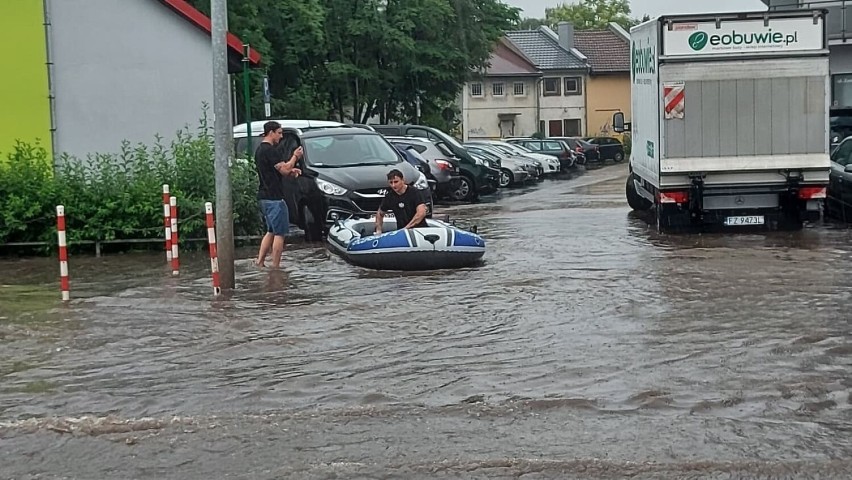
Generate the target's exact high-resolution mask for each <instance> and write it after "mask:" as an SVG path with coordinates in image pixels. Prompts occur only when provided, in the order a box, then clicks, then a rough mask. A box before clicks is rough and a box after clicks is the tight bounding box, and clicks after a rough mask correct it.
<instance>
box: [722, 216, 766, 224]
mask: <svg viewBox="0 0 852 480" xmlns="http://www.w3.org/2000/svg"><path fill="white" fill-rule="evenodd" d="M725 225H728V226H733V225H763V215H749V216H744V217H726V218H725Z"/></svg>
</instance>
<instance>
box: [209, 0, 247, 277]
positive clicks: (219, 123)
mask: <svg viewBox="0 0 852 480" xmlns="http://www.w3.org/2000/svg"><path fill="white" fill-rule="evenodd" d="M210 17H211V20H212V27H211V33H212V35H211V37H212V42H213V43H212V45H213V135H214V148H215V152H216V154H215V157H216V160H215V170H216V244H217V246H218V250H219V251H218V255H219V279H220V282H221V287H222V289H223V290H232V289H233V288H234V283H235V278H234V199H233V196H232V193H231V148H230V146H231V143H232V141H233V139H232V138H231V137H232V135H233V133H232V131H231V122H230V118H231V117H230V115H229V114H228V113H229V112H228V110H229V107H230V103H231V99H230V92H229V89H228V44H227V35H228V0H210ZM249 140H250V139H249ZM249 143H251V142H249Z"/></svg>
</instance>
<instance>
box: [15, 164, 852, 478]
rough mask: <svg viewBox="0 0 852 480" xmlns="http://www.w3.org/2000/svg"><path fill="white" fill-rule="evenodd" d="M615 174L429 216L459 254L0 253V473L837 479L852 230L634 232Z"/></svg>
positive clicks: (842, 443)
mask: <svg viewBox="0 0 852 480" xmlns="http://www.w3.org/2000/svg"><path fill="white" fill-rule="evenodd" d="M626 168H627V167H626V165H616V166H607V167H604V168H601V169H595V170H590V171H588V172H585V173H584V174H582V175H578V176H577V177H576V178H572V179H570V180H546V181H544V182H542V183H541V184H539V185H537V186H535V187H530V188H526V189H522V190H516V191H511V192H507V193H503V194H502V195H501V196H498V197H497V198H496V200H494V201H491V200H489V201H486V202H483V203H481V204H478V205H473V206H454V207H447V208H444V209H442V210H443V211H444V212H446V213H449V214H450V215H451V218H453V219H456V220H458V221H459V222H460V224H461V225H463V226H466V225H469V224H476V225H477V226H478V228H479V233H480V234H481V235H482V236H483V237H485V238H486V241H487V242H488V250H487V252H486V254H485V262H484V264H483V265H482V266H479V267H476V268H470V269H464V270H459V271H441V272H427V273H397V272H374V271H369V270H364V269H360V268H357V267H353V266H350V265H348V264H346V263H345V262H343V261H342V260H341V259H340V258H338V257H336V256H334V255H332V254H330V253H329V251H328V250H327V249H326V248H325V246H324V245H322V244H295V245H289V246H288V249H287V251H286V252H285V258H284V261H283V263H282V265H285V266H286V268H285V270H284V271H282V272H269V271H261V270H258V269H256V268H255V267H253V266H252V263H251V257H252V256H253V255H254V254H255V253H256V249H255V247H250V248H247V249H241V250H239V251H238V257H239V259H240V260H239V262H238V265H237V287H238V288H237V290H236V292H235V293H234V294H233V296H232V297H231V298H229V299H223V300H219V301H212V289H211V287H210V281H209V262H208V259H207V256H206V252H204V251H198V252H192V253H190V252H186V253H184V252H182V253H181V261H182V265H181V267H182V269H181V275H180V276H179V277H172V276H171V274H170V269H169V268H168V267H167V265H166V262H165V255H164V254H160V253H151V254H126V255H108V256H106V257H104V258H98V259H96V258H94V257H93V256H90V255H86V254H77V255H74V256H72V257H71V259H70V262H69V263H70V275H71V289H72V291H71V295H72V299H73V301H72V303H71V304H70V305H69V306H67V307H63V306H62V305H61V304H60V302H58V299H59V298H60V295H59V287H58V270H59V267H58V264H57V263H58V262H57V261H56V259H55V258H36V259H23V260H17V259H2V260H0V269H2V271H3V272H4V275H3V279H2V280H0V458H2V460H0V478H16V479H29V478H157V479H164V478H168V479H171V478H175V479H178V478H180V479H190V478H192V479H195V478H199V479H201V478H204V479H206V478H253V479H272V478H299V479H304V478H347V479H349V478H405V479H410V478H523V479H538V478H624V477H628V476H629V477H630V478H642V479H644V478H648V479H651V478H679V479H682V478H714V479H715V478H720V479H721V478H850V476H852V370H850V367H852V337H850V333H852V321H850V319H852V313H850V312H852V306H851V305H852V230H849V229H847V228H846V227H845V226H840V225H830V224H819V225H816V226H813V227H809V228H806V229H804V230H802V231H799V232H792V233H790V232H781V233H767V234H748V235H746V234H742V235H718V234H714V235H680V236H672V235H659V234H657V233H655V232H654V231H653V229H652V228H651V227H650V226H649V225H648V222H647V221H646V220H645V219H643V218H640V217H639V216H637V215H635V214H633V213H631V212H630V209H629V208H628V207H627V204H626V201H625V199H624V183H625V178H626V173H627V171H626Z"/></svg>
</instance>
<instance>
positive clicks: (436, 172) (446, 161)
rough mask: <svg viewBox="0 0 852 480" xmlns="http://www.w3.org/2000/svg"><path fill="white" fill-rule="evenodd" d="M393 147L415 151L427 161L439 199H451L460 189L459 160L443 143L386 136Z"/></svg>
mask: <svg viewBox="0 0 852 480" xmlns="http://www.w3.org/2000/svg"><path fill="white" fill-rule="evenodd" d="M385 138H387V140H388V141H389V142H390V143H392V144H393V145H395V146H397V147H399V148H403V149H406V150H413V151H414V152H416V153H417V154H419V156H420V157H422V158H423V159H425V160H426V162H427V163H428V165H429V171H430V173H429V174H427V175H426V177H427V178H428V177H429V176H430V175H431V177H432V178H434V179H435V182H436V190H435V195H436V196H437V197H439V198H445V197H451V196H452V194H453V192H455V191H456V190H458V188H459V176H460V175H461V173H460V171H459V165H460V162H459V159H458V157H456V156H455V155H453V152H452V151H451V150H450V149H449V148H447V147H446V145H444V143H443V142H435V141H433V140H429V139H428V138H422V137H391V136H386V137H385Z"/></svg>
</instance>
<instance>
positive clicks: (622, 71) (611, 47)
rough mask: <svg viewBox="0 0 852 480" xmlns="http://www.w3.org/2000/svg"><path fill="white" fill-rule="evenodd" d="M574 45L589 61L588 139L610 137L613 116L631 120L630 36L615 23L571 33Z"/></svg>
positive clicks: (587, 94)
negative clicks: (621, 113) (606, 27)
mask: <svg viewBox="0 0 852 480" xmlns="http://www.w3.org/2000/svg"><path fill="white" fill-rule="evenodd" d="M574 46H575V47H576V48H577V50H579V51H580V52H582V53H583V55H584V56H585V57H586V58H587V59H588V63H589V67H590V71H589V79H588V83H587V87H586V113H587V118H588V123H587V125H588V127H587V128H586V134H588V135H589V136H608V135H612V134H613V131H612V125H611V123H612V115H613V114H614V113H615V112H624V115H625V117H626V118H630V36H629V34H628V33H627V32H626V31H625V30H624V29H623V28H621V26H619V25H618V24H615V23H611V24H610V25H609V28H608V29H606V30H583V31H577V32H575V33H574Z"/></svg>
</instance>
